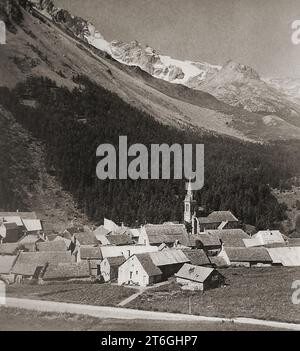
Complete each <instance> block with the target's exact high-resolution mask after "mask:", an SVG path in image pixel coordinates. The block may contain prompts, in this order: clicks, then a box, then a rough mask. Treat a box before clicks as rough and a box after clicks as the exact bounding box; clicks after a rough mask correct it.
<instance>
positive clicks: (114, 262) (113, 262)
mask: <svg viewBox="0 0 300 351" xmlns="http://www.w3.org/2000/svg"><path fill="white" fill-rule="evenodd" d="M106 260H107V261H108V263H109V265H110V266H111V267H119V266H121V265H122V264H123V263H124V262H125V261H126V260H125V257H124V256H116V257H107V258H106Z"/></svg>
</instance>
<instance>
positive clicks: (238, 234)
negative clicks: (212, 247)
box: [206, 229, 250, 247]
mask: <svg viewBox="0 0 300 351" xmlns="http://www.w3.org/2000/svg"><path fill="white" fill-rule="evenodd" d="M206 233H207V234H208V235H210V236H212V237H215V238H218V239H219V240H220V241H221V243H222V244H223V245H224V246H225V247H245V243H244V239H249V238H250V237H249V235H248V234H247V233H246V232H244V231H243V230H242V229H218V230H208V231H207V232H206Z"/></svg>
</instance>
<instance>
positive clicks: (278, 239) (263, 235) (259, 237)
mask: <svg viewBox="0 0 300 351" xmlns="http://www.w3.org/2000/svg"><path fill="white" fill-rule="evenodd" d="M287 239H288V238H286V237H285V236H284V235H283V234H282V233H280V231H279V230H261V231H259V232H258V233H256V234H254V235H253V236H252V237H251V238H249V239H248V240H244V243H245V246H247V247H255V246H265V245H272V244H282V245H284V244H285V241H286V240H287Z"/></svg>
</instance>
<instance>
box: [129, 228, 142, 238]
mask: <svg viewBox="0 0 300 351" xmlns="http://www.w3.org/2000/svg"><path fill="white" fill-rule="evenodd" d="M128 231H129V232H130V234H131V236H132V237H133V238H138V237H139V236H140V235H141V229H140V228H137V229H136V228H129V229H128Z"/></svg>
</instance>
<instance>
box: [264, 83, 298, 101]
mask: <svg viewBox="0 0 300 351" xmlns="http://www.w3.org/2000/svg"><path fill="white" fill-rule="evenodd" d="M264 80H265V82H266V83H267V84H269V85H270V86H272V87H274V88H275V89H277V90H279V91H281V92H282V93H283V94H286V95H287V96H288V98H289V99H291V100H292V101H293V102H295V103H297V104H300V78H265V79H264Z"/></svg>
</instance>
